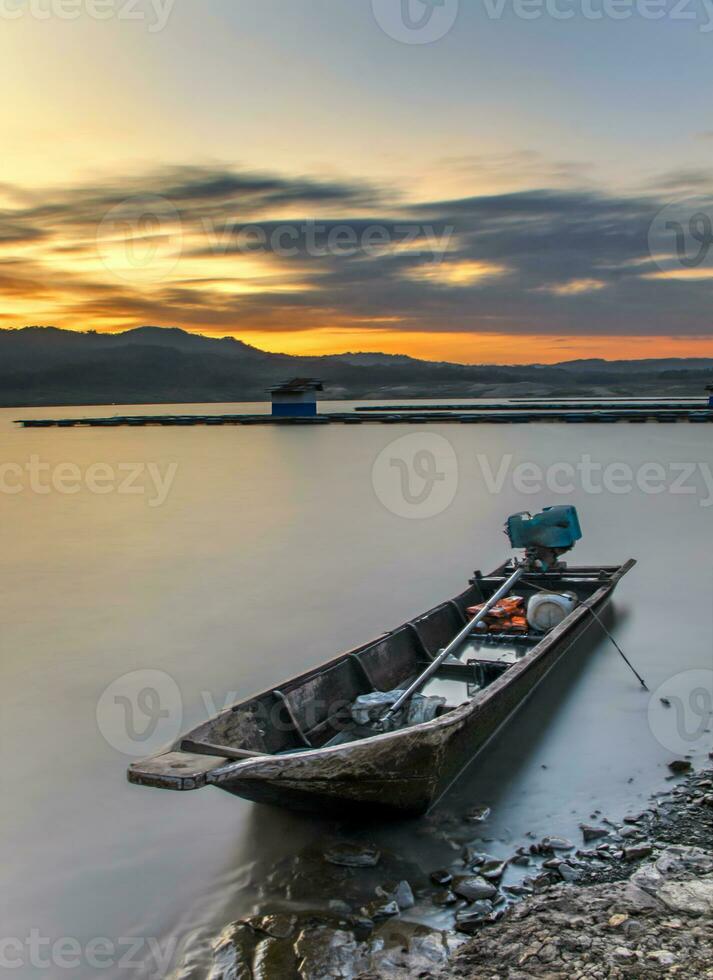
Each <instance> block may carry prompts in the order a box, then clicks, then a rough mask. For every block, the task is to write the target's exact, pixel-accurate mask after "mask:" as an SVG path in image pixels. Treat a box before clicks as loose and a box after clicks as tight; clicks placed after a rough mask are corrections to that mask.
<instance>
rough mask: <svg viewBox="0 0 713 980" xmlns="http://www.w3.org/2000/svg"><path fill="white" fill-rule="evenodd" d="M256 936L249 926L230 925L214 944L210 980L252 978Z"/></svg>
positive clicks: (248, 979) (240, 924)
mask: <svg viewBox="0 0 713 980" xmlns="http://www.w3.org/2000/svg"><path fill="white" fill-rule="evenodd" d="M254 945H255V937H254V934H253V932H252V930H251V929H250V927H249V926H247V925H244V924H242V923H237V924H234V925H231V926H228V928H227V929H225V930H224V931H223V932H222V933H221V934H220V936H219V937H218V939H217V940H216V942H215V944H214V946H213V965H212V968H211V971H210V973H209V975H208V980H252V958H253V949H254Z"/></svg>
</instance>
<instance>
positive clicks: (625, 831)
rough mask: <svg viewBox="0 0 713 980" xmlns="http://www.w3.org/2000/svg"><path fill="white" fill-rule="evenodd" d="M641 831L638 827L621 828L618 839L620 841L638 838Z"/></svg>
mask: <svg viewBox="0 0 713 980" xmlns="http://www.w3.org/2000/svg"><path fill="white" fill-rule="evenodd" d="M640 836H641V831H640V830H639V828H638V827H622V828H621V830H620V831H619V834H618V837H619V838H620V839H621V840H630V839H631V838H632V837H640Z"/></svg>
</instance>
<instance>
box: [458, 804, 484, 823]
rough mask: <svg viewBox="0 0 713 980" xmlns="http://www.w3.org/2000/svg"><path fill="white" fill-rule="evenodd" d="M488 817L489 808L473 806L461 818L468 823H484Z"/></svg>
mask: <svg viewBox="0 0 713 980" xmlns="http://www.w3.org/2000/svg"><path fill="white" fill-rule="evenodd" d="M489 816H490V807H489V806H484V805H483V806H475V807H473V809H472V810H469V811H468V812H467V813H466V815H465V817H464V818H463V819H464V820H466V821H467V822H468V823H484V822H485V821H486V820H487V819H488V817H489Z"/></svg>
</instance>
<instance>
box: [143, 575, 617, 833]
mask: <svg viewBox="0 0 713 980" xmlns="http://www.w3.org/2000/svg"><path fill="white" fill-rule="evenodd" d="M633 564H634V562H633V561H630V562H627V563H626V564H625V565H622V566H619V567H614V568H607V569H601V570H600V575H601V578H600V579H586V580H585V579H584V578H582V581H588V582H589V583H590V584H589V585H587V586H583V587H582V589H583V592H582V601H580V603H579V605H577V606H576V608H575V609H574V610H573V611H572V612H571V613H570V614H569V615H568V616H567V617H566V618H565V619H564V620H563V622H562V623H561V624H560V625H559V626H557V627H556V628H555V629H553V630H551V631H550V632H549V633H547V634H545V635H544V636H543V637H542V639H541V640H539V642H537V643H536V645H535V646H534V647H532V648H531V649H530V650H529V652H527V653H526V654H525V655H524V656H523V657H522V658H521V659H518V660H517V661H516V662H514V663H513V664H512V665H511V666H508V668H507V669H506V670H504V671H503V672H502V673H501V675H500V676H499V677H497V679H496V680H494V681H492V682H491V683H490V684H488V686H487V687H484V688H483V689H482V690H481V691H479V692H478V693H477V694H476V695H475V696H474V697H472V699H470V700H468V701H466V702H465V703H464V704H462V705H460V706H458V707H454V708H452V709H450V710H448V711H447V712H446V713H444V714H442V715H440V716H439V717H436V718H435V719H433V720H432V721H429V722H424V723H421V724H417V725H413V726H411V727H408V728H403V729H400V730H397V731H393V732H388V733H384V734H380V735H374V736H371V737H368V738H363V739H360V740H357V741H352V742H345V743H342V744H338V745H332V746H325V747H322V748H312V747H310V746H305V747H304V748H302V749H300V750H293V751H289V752H280V753H253V752H243V754H244V755H245V756H247V758H237V759H231V758H222V757H220V756H219V755H218V754H217V751H216V755H215V756H209V757H206V756H205V755H201V756H197V755H191V754H190V749H189V740H184V741H183V742H182V743H179V745H178V746H177V747H176V748H174V749H173V750H172V751H171V752H169V753H165V754H163V755H159V756H156V757H154V758H153V759H149V760H144V761H143V762H141V763H135V764H134V765H133V766H132V767H131V768H130V770H129V779H130V780H131V781H132V782H135V783H141V784H143V785H150V786H159V787H161V788H164V789H197V788H200V787H201V786H206V785H212V786H215V787H217V788H219V789H222V790H225V791H226V792H228V793H231V794H234V795H236V796H240V797H243V798H245V799H248V800H253V801H255V802H257V803H266V804H271V805H277V806H283V807H288V808H290V809H296V810H310V811H317V812H322V813H327V812H330V813H349V814H354V813H355V812H357V811H364V810H366V811H369V812H370V813H373V812H374V811H383V812H384V813H392V814H394V813H396V814H402V815H403V814H422V813H424V812H426V811H427V810H428V809H429V808H430V807H432V806H433V805H434V804H435V803H437V802H438V800H439V799H440V798H441V797H442V796H443V795H444V794H445V793H446V792H447V791H448V789H449V788H450V787H451V786H452V785H453V783H454V782H455V780H456V779H457V778H458V776H459V775H460V774H461V773H462V772H463V770H464V769H465V768H466V767H467V766H469V765H470V764H471V763H472V762H473V760H474V759H475V757H476V756H477V754H478V752H479V751H480V750H481V749H482V748H483V747H484V746H485V745H486V744H487V742H488V741H489V740H490V739H491V738H492V737H493V736H494V735H495V733H496V732H497V731H498V730H499V729H500V728H501V727H502V726H503V725H504V724H505V723H506V722H507V720H508V719H509V718H510V717H511V715H512V714H513V713H514V712H516V711H517V710H518V709H519V708H520V707H521V706H522V705H523V704H524V703H525V701H526V700H527V699H528V698H529V697H530V695H532V694H533V692H534V691H535V690H536V689H537V687H538V685H539V684H540V682H541V681H542V680H543V678H544V677H545V676H546V675H547V674H548V673H549V671H550V670H552V669H553V668H554V667H555V666H556V664H557V663H558V662H559V661H560V660H561V659H562V658H563V657H564V656H565V655H566V654H567V653H568V651H570V650H571V649H572V648H573V646H574V644H576V643H577V641H578V640H579V639H580V638H581V636H582V634H583V633H584V632H585V631H587V630H589V629H591V628H593V627H594V628H597V627H596V626H595V624H596V619H595V617H594V616H593V615H592V613H593V612H594V613H596V614H597V616H599V615H600V614H601V612H602V610H603V609H604V607H605V606H606V605H607V603H608V602H609V600H610V599H611V596H612V593H613V591H614V589H615V587H616V585H617V584H618V582H619V580H620V578H621V577H622V576H623V575H624V574H626V572H627V571H628V570H629V569H630V568H631V567H632V566H633ZM505 568H506V567H505V566H502V567H501V568H500V569H498V570H497V571H496V572H495V573H493V575H492V576H490V577H487V578H482V577H481V578H480V579H479V580H478V581H479V583H480V584H481V585H482V584H483V583H490V585H491V586H492V588H495V587H496V583H498V582H500V581H501V579H500V578H499V577H498V576H504V575H505V574H506V572H505ZM593 571H596V570H591V569H580V570H572V571H571V572H570V574H571V575H574V573H575V572H578V573H579V574H580V575H583V574H584V573H587V572H590V573H591V572H593ZM563 581H567V582H576V581H577V580H576V578H571V579H563ZM479 587H480V586H479ZM585 593H586V594H585ZM460 598H462V597H460ZM454 603H455V600H451V603H450V604H451V605H453V604H454ZM437 608H439V609H440V608H443V607H437ZM432 614H433V611H431V613H429V614H424V616H425V617H427V616H429V615H432ZM415 622H416V624H417V625H418V624H423V623H424V622H425V618H422V619H421V620H416V621H415ZM407 625H411V626H412V625H413V624H407ZM400 630H403V627H402V628H400ZM397 632H398V631H394V634H390V635H389V636H387V638H386V639H384V640H383V641H381V642H382V643H383V644H385V648H386V650H387V654H388V653H389V646H388V645H389V642H390V637H391V636H395V635H396V633H397ZM425 632H426V631H425V630H422V633H421V636H420V637H419V639H421V640H422V639H423V636H424V635H425ZM416 633H418V629H416ZM440 639H441V637H439V636H437V635H436V636H435V637H434V643H435V645H436V646H437V645H438V644H439V643H440ZM367 646H368V645H367ZM360 649H362V648H360ZM358 652H359V651H357V652H356V653H355V651H351V652H350V653H347V654H344V655H342V657H340V658H337V660H335V661H332V662H330V664H328V665H325V667H324V668H323V674H322V675H309V677H308V678H307V680H308V681H309V679H310V678H311V677H313V676H325V674H324V671H328V670H333V669H334V667H335V665H338V664H342V663H344V662H346V661H347V660H350V658H353V657H355V656H356V655H357V654H358ZM395 654H396V651H395V648H391V656H395ZM431 655H432V654H431ZM386 660H388V657H387V658H386ZM385 662H386V661H385ZM378 663H379V662H378V661H377V660H376V659H375V660H374V661H373V662H372V663H371V669H374V667H375V666H376V665H377V664H378ZM461 669H464V668H461ZM297 680H300V679H297ZM302 683H305V682H304V681H302ZM385 689H389V688H385ZM275 693H276V694H278V695H279V697H280V698H281V699H283V700H284V694H283V693H282V692H281V690H280V689H275ZM240 707H241V706H236V707H235V708H233V709H231V711H230V712H227V713H226V716H225V717H226V718H228V719H229V722H230V723H231V724H234V725H235V724H237V722H235V721H233V720H232V719H235V718H236V717H237V715H236V714H234V712H235V711H236V708H240ZM231 712H233V713H232V714H231ZM291 717H292V716H291ZM241 719H242V720H241V722H240V723H241V725H243V726H244V730H243V735H242V738H243V743H244V740H245V738H246V737H247V734H246V733H247V732H248V729H249V728H250V726H251V725H253V718H252V716H249V717H248V719H247V722H246V721H245V717H244V716H241ZM294 720H295V719H294V717H292V721H294ZM246 725H247V727H245V726H246ZM196 731H198V730H196ZM237 741H238V742H240V739H237ZM190 744H194V745H195V742H193V743H190ZM227 744H228V743H227V742H223V747H224V748H226V749H227ZM181 746H183V748H184V749H187V750H188V751H181ZM205 747H206V746H204V748H205ZM217 748H218V746H216V749H217Z"/></svg>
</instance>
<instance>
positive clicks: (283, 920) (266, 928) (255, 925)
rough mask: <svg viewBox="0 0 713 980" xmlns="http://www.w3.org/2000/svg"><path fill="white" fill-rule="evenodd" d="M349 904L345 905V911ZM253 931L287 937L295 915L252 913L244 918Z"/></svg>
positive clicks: (275, 937) (292, 931)
mask: <svg viewBox="0 0 713 980" xmlns="http://www.w3.org/2000/svg"><path fill="white" fill-rule="evenodd" d="M348 911H349V906H347V912H348ZM244 921H245V922H246V923H247V924H248V925H249V926H250V928H251V929H254V930H255V932H262V933H264V934H265V935H266V936H272V937H273V938H274V939H288V938H289V937H290V936H291V935H292V934H293V933H294V931H295V929H296V927H297V916H296V915H280V914H276V915H253V916H250V917H249V918H247V919H245V920H244Z"/></svg>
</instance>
